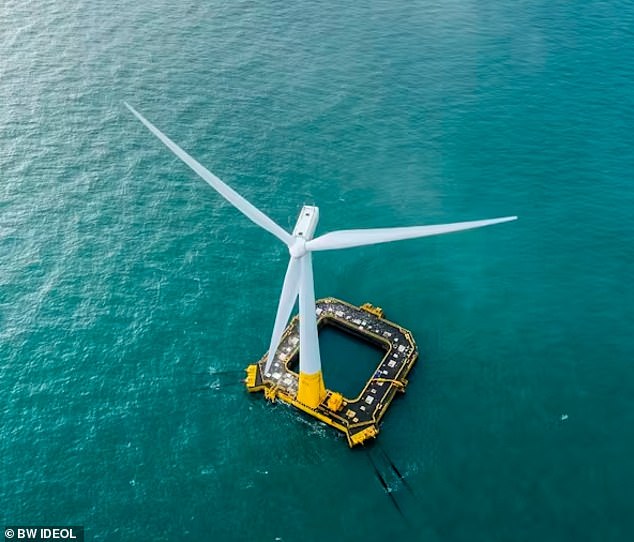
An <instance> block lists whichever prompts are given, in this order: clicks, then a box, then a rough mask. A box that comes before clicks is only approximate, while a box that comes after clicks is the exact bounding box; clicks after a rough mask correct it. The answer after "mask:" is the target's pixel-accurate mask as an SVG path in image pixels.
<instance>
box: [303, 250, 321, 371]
mask: <svg viewBox="0 0 634 542" xmlns="http://www.w3.org/2000/svg"><path fill="white" fill-rule="evenodd" d="M299 261H300V265H301V277H300V281H299V370H300V373H305V374H315V373H317V372H319V371H321V359H320V357H319V339H318V336H317V317H316V315H315V285H314V283H313V261H312V256H311V254H310V252H309V253H307V254H305V255H304V256H302V257H301V258H300V260H299Z"/></svg>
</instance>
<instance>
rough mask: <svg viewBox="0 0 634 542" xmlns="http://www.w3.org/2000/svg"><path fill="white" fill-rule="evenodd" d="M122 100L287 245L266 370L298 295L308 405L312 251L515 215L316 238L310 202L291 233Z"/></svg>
mask: <svg viewBox="0 0 634 542" xmlns="http://www.w3.org/2000/svg"><path fill="white" fill-rule="evenodd" d="M124 104H125V106H126V107H127V108H128V109H129V110H130V111H131V112H132V113H133V114H134V115H135V116H136V117H137V118H138V119H139V120H140V121H141V122H142V123H143V124H144V125H145V126H146V128H147V129H148V130H149V131H150V132H152V133H153V134H154V135H155V136H156V137H157V138H158V139H160V140H161V141H162V142H163V144H164V145H165V146H166V147H167V148H168V149H170V150H171V151H172V152H173V153H174V154H175V155H176V156H178V158H180V159H181V160H182V161H183V162H185V164H187V165H188V166H189V167H190V168H191V169H193V170H194V172H196V173H197V174H198V175H199V176H200V177H201V178H202V179H204V180H205V181H206V182H207V183H208V184H209V185H210V186H211V187H212V188H214V189H215V190H216V191H217V192H218V193H219V194H220V195H221V196H222V197H224V198H225V199H226V200H227V201H229V202H230V203H231V204H232V205H233V206H234V207H236V208H237V209H238V210H239V211H241V212H242V213H243V214H244V215H245V216H246V217H247V218H249V219H250V220H251V221H253V222H254V223H255V224H257V225H258V226H260V227H261V228H264V229H265V230H267V231H268V232H269V233H271V234H273V235H274V236H275V237H277V238H278V239H279V240H280V241H282V242H283V243H284V244H285V245H286V246H287V247H288V252H289V254H290V259H289V262H288V267H287V269H286V276H285V277H284V284H283V286H282V294H281V296H280V301H279V304H278V307H277V315H276V317H275V324H274V326H273V334H272V335H271V343H270V346H269V351H268V357H267V362H266V367H265V370H264V372H265V373H267V372H268V371H269V369H270V366H271V363H272V362H273V358H274V356H275V352H276V351H277V348H278V345H279V343H280V339H281V337H282V333H283V331H284V328H285V326H286V323H287V322H288V320H289V318H290V315H291V311H292V310H293V307H294V306H295V301H296V300H297V297H298V296H299V387H298V394H297V400H298V401H299V402H300V403H302V404H304V405H306V406H307V407H309V408H313V409H314V408H316V407H317V406H318V405H319V404H320V403H321V402H322V401H323V400H324V397H325V394H326V390H325V386H324V379H323V375H322V372H321V359H320V357H319V340H318V334H317V320H316V314H315V288H314V283H313V264H312V253H313V252H315V251H320V250H335V249H340V248H348V247H358V246H363V245H373V244H377V243H388V242H390V241H399V240H403V239H414V238H417V237H427V236H430V235H439V234H442V233H451V232H455V231H462V230H470V229H473V228H481V227H483V226H491V225H493V224H501V223H502V222H509V221H511V220H516V219H517V217H516V216H507V217H503V218H493V219H489V220H474V221H471V222H456V223H453V224H440V225H433V226H411V227H404V228H378V229H361V230H341V231H335V232H331V233H326V234H325V235H321V236H319V237H317V238H315V237H313V236H314V233H315V229H316V228H317V222H318V221H319V209H318V208H317V207H314V206H308V205H304V207H303V208H302V211H301V214H300V216H299V218H298V220H297V223H296V224H295V228H294V229H293V232H292V234H289V233H288V232H287V231H285V230H284V229H282V228H281V227H280V226H279V225H278V224H276V223H275V222H274V221H273V220H271V219H270V218H269V217H268V216H266V215H265V214H264V213H263V212H262V211H260V210H259V209H257V208H256V207H255V206H254V205H252V204H251V203H249V202H248V201H247V200H246V199H244V198H243V197H242V196H241V195H240V194H238V193H237V192H236V191H235V190H233V189H232V188H230V187H229V186H227V185H226V184H225V183H224V182H222V181H221V180H220V179H219V178H218V177H216V176H215V175H214V174H213V173H211V172H210V171H209V170H208V169H207V168H205V167H204V166H203V165H201V164H200V163H199V162H198V161H196V160H195V159H194V158H192V157H191V156H190V155H189V154H187V153H186V152H185V151H184V150H183V149H181V148H180V147H179V146H178V145H177V144H176V143H174V142H173V141H172V140H171V139H170V138H168V137H167V136H166V135H165V134H164V133H163V132H161V131H160V130H159V129H158V128H157V127H156V126H154V125H153V124H152V123H151V122H150V121H148V120H147V119H146V118H145V117H143V116H142V115H141V114H140V113H139V112H138V111H136V110H135V109H134V108H133V107H132V106H130V105H129V104H127V103H125V102H124Z"/></svg>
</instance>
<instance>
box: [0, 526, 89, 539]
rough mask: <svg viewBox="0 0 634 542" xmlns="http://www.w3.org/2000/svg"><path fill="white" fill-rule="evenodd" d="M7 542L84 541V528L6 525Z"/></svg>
mask: <svg viewBox="0 0 634 542" xmlns="http://www.w3.org/2000/svg"><path fill="white" fill-rule="evenodd" d="M4 540H5V542H9V541H11V542H13V541H15V540H30V541H36V542H39V541H41V540H49V541H50V540H68V541H72V542H84V528H83V527H80V526H63V527H62V526H46V527H43V526H39V525H35V526H15V527H5V529H4Z"/></svg>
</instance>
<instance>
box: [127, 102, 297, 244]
mask: <svg viewBox="0 0 634 542" xmlns="http://www.w3.org/2000/svg"><path fill="white" fill-rule="evenodd" d="M123 103H124V105H125V106H126V107H127V108H128V109H129V110H130V111H131V112H132V114H133V115H134V116H135V117H136V118H137V119H139V120H140V121H141V122H142V123H143V124H144V125H145V127H146V128H147V129H148V130H149V131H150V132H152V133H153V134H154V135H155V136H156V137H157V138H159V139H160V140H161V142H162V143H163V144H164V145H165V146H166V147H167V148H168V149H169V150H171V151H172V152H173V153H174V154H175V155H176V156H178V157H179V158H180V159H181V160H182V161H183V162H185V164H187V165H188V166H189V167H190V168H191V169H193V170H194V171H195V172H196V173H197V174H198V175H199V176H200V177H202V178H203V179H204V180H205V181H206V182H207V183H208V184H209V185H210V186H211V187H212V188H213V189H214V190H216V192H218V193H219V194H220V195H221V196H222V197H223V198H225V199H226V200H227V201H228V202H229V203H231V204H232V205H233V206H234V207H235V208H236V209H238V210H239V211H241V212H242V213H243V214H244V215H245V216H246V217H247V218H249V219H250V220H252V221H253V222H255V223H256V224H257V225H258V226H260V227H261V228H264V229H265V230H266V231H268V232H269V233H272V234H273V235H275V237H277V238H278V239H280V240H281V241H283V242H284V243H286V244H287V245H289V244H290V243H291V242H292V240H293V237H292V236H291V235H290V234H289V233H288V232H286V231H284V230H283V229H282V228H281V227H280V226H279V225H278V224H276V223H275V222H273V220H271V219H270V218H269V217H268V216H266V215H265V214H264V213H263V212H262V211H260V210H259V209H258V208H257V207H255V206H254V205H252V204H251V203H249V202H248V201H247V200H246V199H244V198H243V197H242V196H241V195H240V194H238V193H237V192H236V191H235V190H233V188H231V187H229V186H227V185H226V184H225V183H224V182H222V181H221V180H220V179H219V178H218V177H216V176H215V175H214V174H213V173H211V171H209V170H208V169H207V168H206V167H204V166H203V165H202V164H200V163H199V162H198V161H196V160H195V159H194V158H192V157H191V156H190V155H189V154H187V153H186V152H185V151H184V150H183V149H181V148H180V147H179V146H178V145H177V144H176V143H174V142H173V141H172V140H171V139H170V138H169V137H167V136H166V135H165V134H164V133H163V132H161V131H160V130H159V129H158V128H157V127H156V126H154V125H153V124H152V123H151V122H150V121H149V120H147V119H146V118H145V117H144V116H143V115H141V113H139V112H138V111H137V110H136V109H134V108H133V107H132V106H131V105H130V104H128V103H126V102H123Z"/></svg>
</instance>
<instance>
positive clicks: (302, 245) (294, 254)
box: [288, 237, 308, 259]
mask: <svg viewBox="0 0 634 542" xmlns="http://www.w3.org/2000/svg"><path fill="white" fill-rule="evenodd" d="M288 251H289V252H290V254H291V258H296V259H298V258H301V257H302V256H304V255H305V254H306V253H307V252H308V250H306V240H305V239H302V238H301V237H295V239H294V241H293V244H292V245H291V246H290V247H288Z"/></svg>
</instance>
